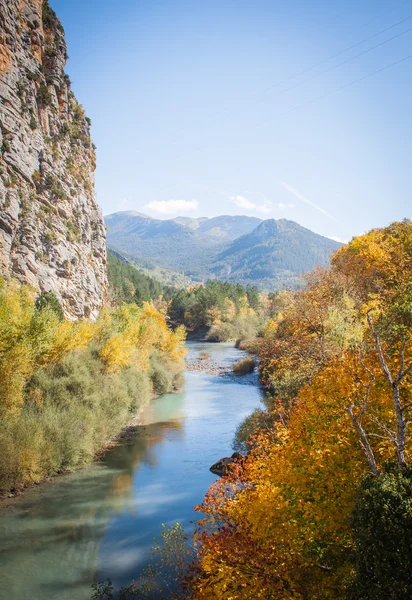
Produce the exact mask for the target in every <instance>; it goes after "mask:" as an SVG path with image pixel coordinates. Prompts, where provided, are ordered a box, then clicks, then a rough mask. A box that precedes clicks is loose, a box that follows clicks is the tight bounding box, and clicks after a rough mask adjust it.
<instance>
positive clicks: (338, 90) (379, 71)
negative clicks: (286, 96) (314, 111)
mask: <svg viewBox="0 0 412 600" xmlns="http://www.w3.org/2000/svg"><path fill="white" fill-rule="evenodd" d="M410 58H412V54H409V55H408V56H404V57H403V58H401V59H399V60H396V61H395V62H392V63H390V64H389V65H386V66H385V67H381V68H380V69H376V70H375V71H372V72H371V73H368V74H367V75H364V76H363V77H359V79H355V80H353V81H350V82H349V83H345V84H344V85H341V86H339V87H337V88H335V89H333V90H330V91H329V92H326V93H325V94H322V95H320V96H316V98H312V100H308V101H307V102H303V103H302V104H298V105H297V106H294V107H293V108H290V109H289V110H287V111H285V112H283V113H280V114H279V115H277V116H278V117H283V116H284V115H288V114H290V113H292V112H295V111H296V110H298V109H299V108H302V107H304V106H306V105H308V104H313V103H314V102H318V101H319V100H322V99H323V98H326V97H327V96H330V95H332V94H335V93H337V92H340V91H342V90H344V89H345V88H348V87H351V86H352V85H355V84H356V83H360V82H361V81H365V79H369V77H373V76H374V75H377V74H378V73H382V71H386V70H387V69H390V68H391V67H395V66H396V65H399V64H401V63H403V62H405V61H407V60H409V59H410ZM272 120H273V119H267V120H266V121H264V122H263V123H261V124H260V126H262V125H266V124H267V123H270V122H272Z"/></svg>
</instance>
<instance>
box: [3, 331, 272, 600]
mask: <svg viewBox="0 0 412 600" xmlns="http://www.w3.org/2000/svg"><path fill="white" fill-rule="evenodd" d="M187 348H188V356H189V357H191V358H193V357H196V356H197V355H198V353H199V352H200V351H204V350H207V351H208V352H209V353H210V354H211V356H212V357H213V359H214V360H215V361H217V362H219V363H221V364H227V365H228V366H229V365H230V364H231V363H232V362H233V361H234V360H237V359H238V358H239V357H240V356H241V354H240V353H239V351H238V350H236V349H235V348H234V347H233V344H209V343H194V342H189V343H187ZM254 377H255V376H246V378H243V377H240V378H239V379H236V380H234V379H232V378H226V377H219V376H215V375H208V374H204V373H190V372H188V373H186V376H185V387H184V389H183V390H182V392H180V393H178V394H166V395H164V396H161V397H159V398H157V399H155V400H153V401H152V402H151V403H150V405H149V406H147V408H146V409H145V410H144V413H143V415H142V425H141V426H140V427H138V428H137V430H136V432H135V433H134V434H133V436H132V437H131V438H128V439H127V442H125V443H124V444H123V445H120V446H116V447H114V448H112V449H110V450H109V451H108V452H107V453H106V455H105V457H104V459H103V461H101V462H99V463H95V464H93V465H91V466H90V467H87V468H85V469H83V470H81V471H78V472H76V473H73V474H69V475H64V476H61V477H58V478H56V479H55V480H53V481H52V482H51V483H47V484H45V485H42V486H38V487H37V486H36V487H35V488H34V489H30V490H29V491H28V492H27V493H26V494H25V495H24V496H21V497H19V498H16V499H15V500H13V501H12V502H10V503H6V505H5V506H0V599H1V600H56V599H58V600H90V597H91V589H90V586H91V584H92V582H93V581H96V580H103V579H106V578H110V579H111V580H112V581H113V583H114V584H115V586H116V587H118V586H121V585H126V584H128V583H129V582H130V581H131V580H132V579H135V578H136V577H138V575H139V573H140V572H141V570H142V569H143V568H144V567H145V566H146V565H147V563H148V562H149V559H150V554H151V549H152V546H153V539H154V538H155V537H159V535H160V532H161V524H162V523H165V524H166V525H172V524H174V523H176V522H177V521H179V522H181V523H182V524H183V525H184V526H185V529H186V530H187V531H188V532H189V531H191V527H192V526H191V523H190V522H191V521H192V520H193V519H196V518H199V515H198V514H197V513H195V512H194V510H193V506H195V505H196V504H199V503H200V502H201V501H202V498H203V496H204V494H205V492H206V491H207V488H208V486H209V485H210V484H211V483H212V482H213V481H214V480H215V479H216V476H215V475H213V474H212V473H210V472H209V467H210V466H211V465H212V464H213V463H214V462H216V461H217V460H218V459H219V458H221V457H222V456H228V455H230V454H231V452H232V450H231V444H232V441H233V436H234V432H235V429H236V426H237V425H238V424H239V423H240V422H241V421H242V420H243V418H244V417H245V416H246V415H248V414H249V413H250V412H251V411H252V410H253V409H254V408H257V407H258V406H259V403H260V399H261V391H260V389H259V387H258V385H257V379H253V378H254Z"/></svg>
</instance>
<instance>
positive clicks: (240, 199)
mask: <svg viewBox="0 0 412 600" xmlns="http://www.w3.org/2000/svg"><path fill="white" fill-rule="evenodd" d="M230 200H231V201H232V202H234V203H235V204H236V206H239V208H244V209H245V210H251V211H253V212H256V213H260V214H264V215H267V214H268V213H270V212H271V211H272V203H271V202H269V200H265V201H264V202H263V204H257V203H256V202H251V200H249V199H248V198H246V197H245V196H230Z"/></svg>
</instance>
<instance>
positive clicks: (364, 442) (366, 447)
mask: <svg viewBox="0 0 412 600" xmlns="http://www.w3.org/2000/svg"><path fill="white" fill-rule="evenodd" d="M345 410H346V412H347V413H348V414H349V416H350V418H351V420H352V423H353V425H354V427H355V429H356V431H357V432H358V433H359V435H360V438H361V439H360V445H361V446H362V448H363V451H364V452H365V455H366V458H367V461H368V463H369V466H370V468H371V470H372V473H373V474H374V475H377V476H379V475H380V474H381V472H380V471H379V469H378V465H377V464H376V460H375V455H374V453H373V450H372V447H371V445H370V443H369V440H368V436H367V434H366V432H365V430H364V429H363V427H362V424H361V423H360V422H359V421H358V419H357V418H356V416H355V415H354V413H353V404H351V406H349V407H345Z"/></svg>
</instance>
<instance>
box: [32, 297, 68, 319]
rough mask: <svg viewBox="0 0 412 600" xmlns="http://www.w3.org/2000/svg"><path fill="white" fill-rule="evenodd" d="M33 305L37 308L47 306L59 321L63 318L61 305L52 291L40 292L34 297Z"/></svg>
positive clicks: (40, 308) (41, 308)
mask: <svg viewBox="0 0 412 600" xmlns="http://www.w3.org/2000/svg"><path fill="white" fill-rule="evenodd" d="M35 307H36V309H37V310H44V309H45V308H49V309H50V310H51V311H52V312H53V313H54V314H55V315H56V316H57V317H58V318H59V320H60V321H63V319H64V312H63V308H62V305H61V304H60V302H59V300H58V299H57V296H56V294H55V293H54V292H41V294H39V295H38V296H37V298H36V302H35Z"/></svg>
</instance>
